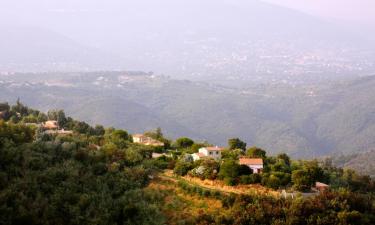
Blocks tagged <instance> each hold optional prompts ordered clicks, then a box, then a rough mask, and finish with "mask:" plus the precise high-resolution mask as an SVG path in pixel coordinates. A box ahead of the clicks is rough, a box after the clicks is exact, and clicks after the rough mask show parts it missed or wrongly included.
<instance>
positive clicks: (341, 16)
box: [263, 0, 375, 26]
mask: <svg viewBox="0 0 375 225" xmlns="http://www.w3.org/2000/svg"><path fill="white" fill-rule="evenodd" d="M263 1H266V2H270V3H275V4H278V5H282V6H286V7H289V8H293V9H297V10H301V11H303V12H307V13H309V14H312V15H316V16H323V17H326V18H332V19H336V20H340V21H348V22H353V23H360V24H363V25H368V26H375V0H263Z"/></svg>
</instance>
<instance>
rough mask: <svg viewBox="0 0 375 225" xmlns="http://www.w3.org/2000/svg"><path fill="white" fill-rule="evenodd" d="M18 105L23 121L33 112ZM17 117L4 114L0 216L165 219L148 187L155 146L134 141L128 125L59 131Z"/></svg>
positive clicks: (70, 220)
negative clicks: (39, 128) (38, 127)
mask: <svg viewBox="0 0 375 225" xmlns="http://www.w3.org/2000/svg"><path fill="white" fill-rule="evenodd" d="M19 106H20V104H18V108H17V110H16V112H19V109H22V110H21V112H22V114H21V116H20V117H19V120H18V122H21V121H24V117H26V118H29V117H30V114H29V113H31V114H33V112H34V111H31V110H26V109H25V108H24V107H19ZM12 109H13V110H15V107H12ZM23 109H25V110H24V111H23ZM10 114H11V115H12V114H13V113H12V112H10ZM39 115H40V113H39ZM17 118H18V117H17ZM68 121H69V119H68ZM14 122H15V121H14V120H12V116H10V117H9V118H8V120H7V122H5V121H2V120H0V224H162V223H163V222H164V219H163V218H164V217H163V215H162V214H161V212H160V211H159V209H158V204H159V202H158V201H156V200H157V199H155V198H154V197H153V195H152V194H150V193H146V192H144V191H143V188H144V187H145V186H146V185H147V184H148V182H149V176H150V175H152V174H153V170H152V169H151V167H148V166H147V164H146V163H145V161H147V160H150V157H151V152H152V149H150V148H147V147H141V146H138V145H134V144H132V143H131V142H130V139H129V135H128V134H127V132H126V131H122V130H115V129H108V130H106V131H105V132H99V133H95V135H92V133H91V132H89V133H86V132H82V133H76V135H74V136H56V135H45V134H37V131H36V129H33V128H32V127H30V126H26V125H23V123H14ZM72 123H73V124H79V123H80V122H77V121H73V122H72ZM67 126H68V125H67ZM93 140H94V141H95V140H96V141H97V144H100V146H99V148H96V147H95V148H93V147H92V141H93Z"/></svg>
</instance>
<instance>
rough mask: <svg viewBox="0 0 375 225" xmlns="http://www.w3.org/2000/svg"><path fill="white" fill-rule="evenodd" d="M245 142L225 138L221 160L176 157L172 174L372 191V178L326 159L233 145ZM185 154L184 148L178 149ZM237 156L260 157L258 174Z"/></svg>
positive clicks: (233, 182)
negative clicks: (321, 185)
mask: <svg viewBox="0 0 375 225" xmlns="http://www.w3.org/2000/svg"><path fill="white" fill-rule="evenodd" d="M243 146H246V143H244V142H243V141H241V140H240V139H238V138H232V139H229V141H228V148H227V149H226V150H224V151H223V152H222V159H221V160H220V161H216V162H215V161H214V160H213V159H209V158H204V159H201V160H198V161H195V162H193V160H192V158H189V157H190V156H189V154H185V155H183V157H180V158H179V160H178V161H177V163H176V167H175V169H174V172H175V174H177V175H181V176H185V175H187V174H189V175H191V176H195V177H199V178H201V179H211V180H213V179H221V180H223V181H224V183H225V184H227V185H236V184H258V183H259V184H262V185H264V186H266V187H269V188H272V189H276V190H277V189H293V190H296V191H310V189H311V187H313V186H314V185H315V182H323V183H326V184H328V185H330V186H331V188H333V189H338V188H347V189H349V190H351V191H359V192H375V184H374V181H373V180H371V178H370V177H369V176H365V175H359V174H358V173H356V172H355V171H353V170H349V169H342V168H337V167H334V166H333V165H332V163H329V162H330V161H326V162H325V163H322V162H319V161H317V160H292V159H290V157H289V156H288V155H287V154H279V155H277V156H267V152H266V151H265V150H263V149H261V148H258V147H255V146H253V147H250V148H248V149H247V150H243V149H241V148H233V147H243ZM181 150H182V151H183V152H185V153H187V152H190V151H186V150H185V148H182V149H181ZM240 157H250V158H260V159H262V160H263V163H264V165H263V171H262V173H261V174H252V173H253V171H251V169H249V167H247V166H245V165H239V160H238V159H239V158H240Z"/></svg>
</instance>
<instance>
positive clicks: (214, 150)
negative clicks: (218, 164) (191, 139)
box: [192, 146, 224, 161]
mask: <svg viewBox="0 0 375 225" xmlns="http://www.w3.org/2000/svg"><path fill="white" fill-rule="evenodd" d="M223 150H224V148H221V147H218V146H215V147H203V148H200V149H199V152H198V153H194V154H192V157H193V159H194V161H195V160H199V159H202V158H204V157H208V158H213V159H215V160H219V159H221V152H222V151H223Z"/></svg>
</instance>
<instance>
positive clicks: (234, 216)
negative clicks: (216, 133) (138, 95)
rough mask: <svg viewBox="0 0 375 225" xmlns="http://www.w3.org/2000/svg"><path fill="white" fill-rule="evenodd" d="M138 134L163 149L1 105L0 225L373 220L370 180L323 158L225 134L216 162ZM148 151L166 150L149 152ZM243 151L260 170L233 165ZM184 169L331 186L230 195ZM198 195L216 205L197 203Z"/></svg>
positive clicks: (187, 144)
mask: <svg viewBox="0 0 375 225" xmlns="http://www.w3.org/2000/svg"><path fill="white" fill-rule="evenodd" d="M47 120H56V121H57V122H58V124H59V127H60V128H61V129H64V130H71V131H73V134H72V135H59V134H54V133H52V134H51V133H48V132H46V130H45V129H44V128H43V127H41V126H38V124H42V123H45V122H46V121H47ZM146 135H148V136H150V137H152V138H155V139H157V140H159V141H161V142H163V143H164V146H163V147H151V146H145V145H140V144H137V143H134V142H133V139H132V136H131V135H130V134H129V133H128V132H127V131H125V130H119V129H115V128H104V127H103V126H100V125H96V126H91V125H89V124H87V123H85V122H82V121H77V120H74V119H73V118H70V117H67V116H66V115H65V113H64V111H62V110H51V111H49V112H48V113H43V112H40V111H38V110H33V109H30V108H28V107H27V106H25V105H23V104H22V103H20V102H19V101H18V102H17V103H16V105H13V106H10V105H9V104H7V103H3V104H0V224H374V223H375V198H374V190H375V188H374V182H373V180H371V179H370V178H369V177H368V176H363V175H358V174H357V173H356V172H355V171H352V170H345V169H341V168H336V167H335V166H333V165H332V163H331V162H330V161H326V162H319V161H300V160H293V159H291V158H289V156H288V155H286V154H280V155H277V156H268V155H267V152H266V151H265V150H263V149H260V148H257V147H250V148H246V143H244V142H243V141H241V140H240V139H238V138H233V139H230V140H229V141H228V147H227V148H226V150H225V152H223V159H222V160H221V161H214V160H210V159H207V160H198V161H193V160H192V159H191V155H190V154H191V153H194V152H197V150H198V149H199V148H200V147H202V146H209V145H210V144H209V143H196V142H195V141H194V140H191V139H189V138H186V137H182V138H179V139H177V140H168V139H167V138H165V137H164V135H163V133H162V132H161V130H160V129H157V130H156V131H150V132H147V133H146ZM155 152H158V153H164V155H163V156H162V157H159V158H157V159H154V158H153V157H152V153H155ZM243 155H245V156H251V157H261V158H262V159H263V160H264V162H265V168H264V171H263V173H262V174H255V173H252V171H251V170H249V169H246V168H243V167H242V166H240V165H238V163H237V159H238V157H240V156H243ZM163 170H173V171H174V174H175V175H174V176H175V178H173V179H176V180H179V179H181V180H179V181H178V182H172V181H166V180H162V179H161V176H160V177H159V174H161V173H162V171H163ZM184 176H191V177H198V178H199V179H202V180H222V181H223V182H224V183H226V184H227V185H231V186H236V185H239V184H258V185H262V186H264V187H265V188H269V189H270V190H276V191H277V190H281V189H286V190H293V191H301V192H305V191H308V190H310V187H311V186H312V185H313V183H315V182H316V181H320V182H325V183H327V184H329V185H330V186H331V189H330V190H328V191H326V192H323V193H320V194H318V195H313V196H311V197H304V196H302V195H298V196H296V197H294V198H283V197H281V196H278V195H277V196H272V195H261V194H254V193H253V194H251V193H249V194H235V193H226V192H222V191H218V190H212V189H206V188H204V187H201V186H198V185H195V184H193V183H189V182H187V181H185V180H183V179H182V177H184ZM198 199H203V200H204V201H205V202H212V203H215V204H217V206H218V207H217V209H215V210H214V209H212V208H213V207H214V205H215V204H212V205H207V204H206V205H205V204H203V205H202V204H198V205H195V204H194V202H196V201H199V200H198Z"/></svg>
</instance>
